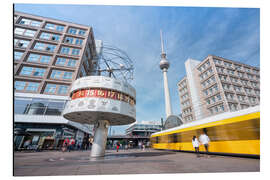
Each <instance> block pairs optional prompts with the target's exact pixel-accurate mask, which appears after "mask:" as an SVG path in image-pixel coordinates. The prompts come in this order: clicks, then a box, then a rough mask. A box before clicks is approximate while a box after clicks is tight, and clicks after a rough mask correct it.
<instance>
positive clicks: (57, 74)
mask: <svg viewBox="0 0 270 180" xmlns="http://www.w3.org/2000/svg"><path fill="white" fill-rule="evenodd" d="M61 75H62V71H59V70H52V73H51V76H50V77H51V78H53V79H60V78H61Z"/></svg>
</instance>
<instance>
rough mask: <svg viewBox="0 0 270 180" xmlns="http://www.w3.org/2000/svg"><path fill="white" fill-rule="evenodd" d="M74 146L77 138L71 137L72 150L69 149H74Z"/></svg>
mask: <svg viewBox="0 0 270 180" xmlns="http://www.w3.org/2000/svg"><path fill="white" fill-rule="evenodd" d="M74 147H75V139H73V138H71V140H70V150H69V151H71V150H74Z"/></svg>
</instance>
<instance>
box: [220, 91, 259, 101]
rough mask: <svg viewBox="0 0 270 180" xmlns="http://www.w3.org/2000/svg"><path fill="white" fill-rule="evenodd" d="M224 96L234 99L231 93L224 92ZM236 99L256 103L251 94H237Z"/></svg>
mask: <svg viewBox="0 0 270 180" xmlns="http://www.w3.org/2000/svg"><path fill="white" fill-rule="evenodd" d="M225 96H226V98H227V99H229V100H234V98H235V95H234V94H232V93H225ZM237 99H238V100H239V101H241V102H246V100H249V102H250V103H256V97H253V96H245V95H240V94H238V95H237Z"/></svg>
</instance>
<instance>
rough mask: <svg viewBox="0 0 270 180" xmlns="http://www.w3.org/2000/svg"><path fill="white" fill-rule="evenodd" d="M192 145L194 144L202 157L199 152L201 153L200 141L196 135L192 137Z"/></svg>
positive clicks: (197, 152)
mask: <svg viewBox="0 0 270 180" xmlns="http://www.w3.org/2000/svg"><path fill="white" fill-rule="evenodd" d="M192 145H193V147H194V149H195V152H196V154H197V157H200V155H199V153H200V152H199V141H198V139H197V137H196V136H193V138H192Z"/></svg>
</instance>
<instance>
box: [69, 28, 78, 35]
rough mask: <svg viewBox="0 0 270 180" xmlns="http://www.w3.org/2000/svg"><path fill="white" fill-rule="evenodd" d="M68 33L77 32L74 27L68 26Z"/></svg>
mask: <svg viewBox="0 0 270 180" xmlns="http://www.w3.org/2000/svg"><path fill="white" fill-rule="evenodd" d="M68 33H69V34H76V33H77V29H75V28H69V29H68Z"/></svg>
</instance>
